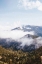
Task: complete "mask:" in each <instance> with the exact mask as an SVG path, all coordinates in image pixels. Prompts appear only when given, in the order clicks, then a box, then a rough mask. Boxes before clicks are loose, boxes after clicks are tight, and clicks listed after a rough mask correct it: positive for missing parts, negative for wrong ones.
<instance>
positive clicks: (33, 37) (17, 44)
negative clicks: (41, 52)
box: [0, 25, 42, 52]
mask: <svg viewBox="0 0 42 64" xmlns="http://www.w3.org/2000/svg"><path fill="white" fill-rule="evenodd" d="M5 33H6V32H5ZM14 33H15V34H14ZM17 34H18V35H17ZM7 35H8V36H10V37H7V38H0V45H1V46H3V47H5V48H11V49H12V50H14V49H15V50H23V51H26V52H27V51H28V52H30V51H33V50H35V49H37V48H39V47H40V46H42V26H31V25H25V26H21V27H16V28H13V29H11V31H9V33H8V34H7ZM21 35H22V37H20V36H21ZM11 37H13V39H12V38H11ZM14 37H17V39H14ZM18 37H20V38H18Z"/></svg>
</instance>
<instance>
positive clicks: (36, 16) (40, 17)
mask: <svg viewBox="0 0 42 64" xmlns="http://www.w3.org/2000/svg"><path fill="white" fill-rule="evenodd" d="M16 23H17V24H29V25H41V26H42V0H0V25H13V24H16Z"/></svg>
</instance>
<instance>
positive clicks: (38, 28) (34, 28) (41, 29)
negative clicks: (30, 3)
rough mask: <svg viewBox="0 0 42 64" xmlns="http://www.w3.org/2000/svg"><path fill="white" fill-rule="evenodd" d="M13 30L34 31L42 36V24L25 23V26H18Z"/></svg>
mask: <svg viewBox="0 0 42 64" xmlns="http://www.w3.org/2000/svg"><path fill="white" fill-rule="evenodd" d="M12 30H22V31H24V32H31V31H33V32H34V34H35V35H38V36H42V26H32V25H25V26H21V27H16V28H14V29H12Z"/></svg>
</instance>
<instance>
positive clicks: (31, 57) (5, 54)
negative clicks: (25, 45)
mask: <svg viewBox="0 0 42 64" xmlns="http://www.w3.org/2000/svg"><path fill="white" fill-rule="evenodd" d="M0 64H42V47H40V48H39V49H37V50H35V51H33V52H30V53H29V52H23V51H21V50H18V51H15V50H14V51H12V50H11V49H9V50H8V49H5V48H3V47H2V46H0Z"/></svg>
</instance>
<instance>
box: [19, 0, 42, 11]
mask: <svg viewBox="0 0 42 64" xmlns="http://www.w3.org/2000/svg"><path fill="white" fill-rule="evenodd" d="M19 7H24V8H25V9H26V10H28V9H34V8H36V9H38V10H40V11H42V2H40V0H36V1H32V0H31V1H30V0H19Z"/></svg>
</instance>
